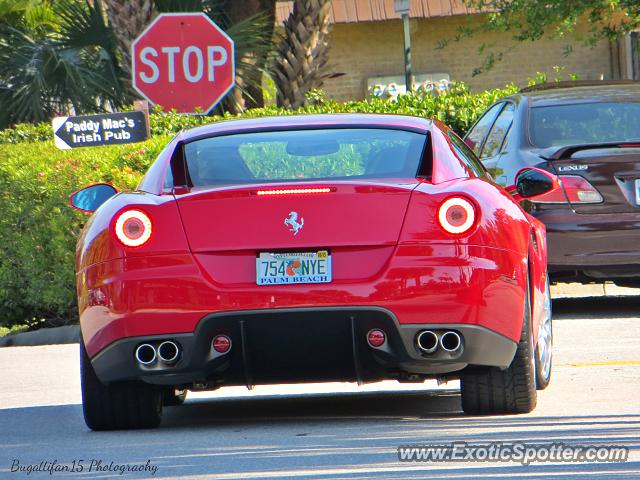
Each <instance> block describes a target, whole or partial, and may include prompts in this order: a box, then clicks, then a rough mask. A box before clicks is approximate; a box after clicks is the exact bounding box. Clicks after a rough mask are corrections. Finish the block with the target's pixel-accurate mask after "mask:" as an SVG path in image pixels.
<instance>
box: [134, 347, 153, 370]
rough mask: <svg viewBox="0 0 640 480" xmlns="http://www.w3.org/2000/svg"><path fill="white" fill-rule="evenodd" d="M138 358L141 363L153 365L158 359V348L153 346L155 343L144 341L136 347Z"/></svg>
mask: <svg viewBox="0 0 640 480" xmlns="http://www.w3.org/2000/svg"><path fill="white" fill-rule="evenodd" d="M136 360H138V363H140V364H141V365H151V364H152V363H153V362H155V361H156V349H155V348H153V345H149V344H148V343H143V344H142V345H140V346H139V347H138V348H136Z"/></svg>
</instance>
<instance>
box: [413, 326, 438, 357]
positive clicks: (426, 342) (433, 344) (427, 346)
mask: <svg viewBox="0 0 640 480" xmlns="http://www.w3.org/2000/svg"><path fill="white" fill-rule="evenodd" d="M416 343H417V344H418V348H419V349H420V350H421V351H423V352H424V353H433V352H435V351H436V350H437V349H438V335H436V333H435V332H432V331H431V330H424V331H423V332H420V333H419V334H418V337H417V338H416Z"/></svg>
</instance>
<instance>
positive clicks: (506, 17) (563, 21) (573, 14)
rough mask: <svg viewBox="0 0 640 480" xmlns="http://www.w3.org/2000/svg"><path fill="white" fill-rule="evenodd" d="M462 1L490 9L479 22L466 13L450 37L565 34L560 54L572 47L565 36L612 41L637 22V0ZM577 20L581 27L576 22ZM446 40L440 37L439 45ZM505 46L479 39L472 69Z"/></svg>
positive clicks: (524, 38) (487, 64)
mask: <svg viewBox="0 0 640 480" xmlns="http://www.w3.org/2000/svg"><path fill="white" fill-rule="evenodd" d="M465 3H466V4H467V6H469V7H472V8H474V9H477V10H479V11H485V12H489V13H487V15H486V18H484V19H483V21H481V22H474V21H473V20H471V19H470V21H469V22H468V23H467V24H465V25H462V26H461V27H459V28H458V29H457V31H456V32H455V34H454V35H453V38H452V39H451V40H453V41H454V42H455V41H459V40H461V39H463V38H467V37H471V36H473V35H475V34H476V33H479V32H487V31H490V32H508V33H511V38H512V39H513V40H515V41H516V42H530V41H535V40H539V39H541V38H543V37H548V38H554V39H566V40H567V42H568V44H567V45H566V46H565V54H570V53H571V51H572V50H573V47H572V46H571V45H570V44H569V42H573V43H575V42H579V43H582V44H584V45H587V46H591V47H593V46H595V45H596V44H597V43H598V42H600V41H601V40H608V41H614V40H616V39H618V38H620V37H621V36H623V35H625V34H627V33H629V32H632V31H634V30H637V29H638V27H640V2H638V0H580V1H567V0H465ZM581 25H585V27H586V28H580V26H581ZM451 44H452V43H451V42H450V41H449V39H444V40H441V41H440V42H439V43H438V47H439V48H444V47H445V46H447V45H451ZM509 48H511V47H510V46H509V45H507V44H505V43H504V42H502V43H501V44H498V45H495V44H494V45H487V44H482V45H480V47H479V48H478V53H479V55H480V56H481V58H482V60H481V63H482V64H481V66H479V67H477V68H475V69H474V71H473V73H474V75H477V74H480V73H483V72H485V71H487V70H490V69H491V68H492V67H493V66H494V65H495V63H497V62H499V61H500V60H501V59H502V56H503V54H504V52H506V51H507V50H508V49H509Z"/></svg>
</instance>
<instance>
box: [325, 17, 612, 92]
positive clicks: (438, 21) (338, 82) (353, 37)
mask: <svg viewBox="0 0 640 480" xmlns="http://www.w3.org/2000/svg"><path fill="white" fill-rule="evenodd" d="M472 18H473V20H472V21H482V20H483V17H482V16H474V17H472ZM468 19H469V17H463V16H457V17H445V18H434V19H413V20H411V40H412V60H413V62H412V63H413V71H414V73H416V74H417V73H428V72H446V73H449V75H450V78H451V80H462V81H464V82H466V83H467V84H468V85H469V86H470V87H471V88H472V89H473V90H474V91H477V90H482V89H486V88H492V87H501V86H504V85H505V84H506V83H509V82H515V83H516V84H518V85H521V86H526V84H527V80H528V79H529V78H531V77H534V76H535V75H536V72H545V73H547V76H548V77H549V78H553V76H554V74H555V72H554V71H553V66H554V65H559V66H564V67H565V70H564V76H565V80H568V79H569V74H570V73H577V74H578V75H579V76H580V79H582V80H590V79H598V78H600V76H601V75H604V78H605V79H608V78H611V77H612V71H615V68H612V62H611V57H612V55H611V51H610V47H609V44H608V43H607V42H601V43H600V44H598V45H597V46H596V47H595V48H589V47H585V46H582V45H581V44H580V43H579V42H577V41H576V40H574V39H564V40H549V39H543V40H539V41H537V42H524V43H523V42H515V41H513V40H511V36H512V34H511V33H495V32H486V33H485V32H483V33H480V34H477V35H475V36H474V37H472V38H466V39H464V40H462V41H460V42H457V43H456V42H451V43H450V45H449V46H448V47H446V48H444V49H441V50H437V49H436V48H435V47H436V45H437V43H438V41H439V40H440V39H450V38H452V37H453V36H454V35H455V33H456V28H457V27H458V26H460V25H463V24H465V23H466V22H467V21H468ZM331 28H332V31H331V40H330V41H331V53H330V62H331V66H332V68H333V71H334V72H342V73H345V74H346V75H344V76H341V77H338V78H334V79H330V80H327V81H326V82H325V85H324V87H323V89H324V90H325V91H326V93H327V97H329V98H334V99H336V100H349V99H362V98H364V97H365V96H366V79H367V78H368V77H376V76H383V75H403V72H404V66H403V59H402V23H401V22H400V21H384V22H362V23H350V24H334V25H332V27H331ZM483 43H486V44H495V45H497V46H498V49H497V50H496V51H498V50H499V51H504V57H503V60H502V61H501V62H499V63H498V64H496V65H495V66H494V68H493V69H492V70H490V71H489V72H487V73H483V74H480V75H478V76H475V77H473V76H472V72H473V69H474V68H475V67H478V66H480V65H481V63H482V59H483V57H482V56H481V55H479V54H478V47H479V46H480V45H481V44H483ZM569 43H570V44H571V45H572V47H573V52H572V53H571V54H569V55H568V56H565V55H564V54H563V52H564V49H565V46H566V45H567V44H569Z"/></svg>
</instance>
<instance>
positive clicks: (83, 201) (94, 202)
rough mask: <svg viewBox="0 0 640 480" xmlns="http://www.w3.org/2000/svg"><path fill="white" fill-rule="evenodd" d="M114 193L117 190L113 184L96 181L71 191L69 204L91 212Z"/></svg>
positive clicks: (77, 208)
mask: <svg viewBox="0 0 640 480" xmlns="http://www.w3.org/2000/svg"><path fill="white" fill-rule="evenodd" d="M116 193H118V190H116V189H115V187H114V186H113V185H109V184H108V183H96V184H94V185H89V186H88V187H85V188H83V189H81V190H78V191H77V192H75V193H73V194H72V195H71V196H70V197H69V205H71V206H72V207H73V208H75V209H76V210H80V211H81V212H85V213H93V212H95V211H96V210H97V209H98V207H99V206H100V205H102V204H103V203H104V202H106V201H107V200H109V199H110V198H111V197H113V196H114V195H115V194H116Z"/></svg>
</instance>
